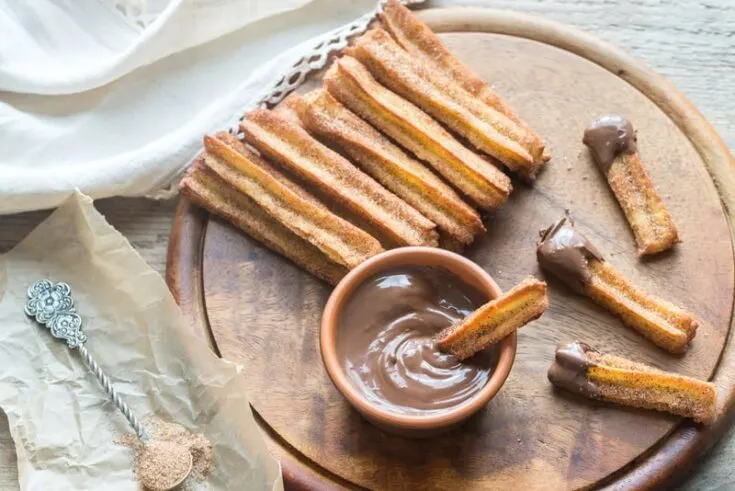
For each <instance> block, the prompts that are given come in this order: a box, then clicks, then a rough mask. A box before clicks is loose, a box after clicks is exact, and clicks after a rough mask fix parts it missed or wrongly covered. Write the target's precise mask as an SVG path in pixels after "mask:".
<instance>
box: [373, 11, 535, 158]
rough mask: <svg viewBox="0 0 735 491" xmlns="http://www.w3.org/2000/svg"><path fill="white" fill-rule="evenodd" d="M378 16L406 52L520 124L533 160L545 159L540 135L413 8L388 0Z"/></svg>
mask: <svg viewBox="0 0 735 491" xmlns="http://www.w3.org/2000/svg"><path fill="white" fill-rule="evenodd" d="M380 20H381V22H382V25H383V27H384V28H385V30H386V31H388V32H389V33H390V34H391V36H393V38H394V39H395V40H396V41H397V42H398V44H400V45H401V47H402V48H403V49H405V50H406V51H408V53H409V54H411V55H412V56H416V57H418V58H420V59H421V60H422V61H423V62H424V63H426V64H427V65H429V66H431V67H432V68H433V69H434V70H436V71H438V72H441V73H444V74H446V75H447V76H449V77H451V78H452V79H453V80H454V81H455V82H456V83H458V84H459V85H460V86H461V87H462V88H463V89H464V90H466V91H467V92H469V93H470V94H472V95H473V96H475V97H477V98H478V99H480V100H481V101H482V102H484V103H485V104H487V105H489V106H490V107H492V108H494V109H495V110H496V111H499V112H500V113H502V114H503V115H505V116H506V117H507V118H508V119H510V120H511V121H513V122H514V123H516V124H517V125H518V126H520V127H521V128H522V129H523V130H524V131H525V132H526V133H527V135H528V137H527V139H526V141H527V147H528V149H529V151H530V152H531V155H532V156H533V158H534V160H535V161H541V162H543V161H546V160H548V159H549V156H548V155H547V154H546V153H545V152H544V142H543V140H542V139H541V137H540V136H539V135H538V134H537V133H536V132H535V131H534V130H533V129H532V128H531V127H530V126H528V125H527V124H526V123H525V122H524V121H523V120H521V118H520V117H519V116H518V115H517V114H516V113H515V112H514V111H513V109H512V108H511V107H510V106H509V105H508V104H507V103H505V102H504V101H503V99H502V98H501V97H500V96H499V95H498V94H497V93H496V92H495V91H493V90H492V89H491V88H490V86H489V85H488V84H487V83H486V82H485V81H484V80H483V79H481V78H480V77H479V76H477V74H476V73H475V72H474V71H473V70H472V69H471V68H470V67H468V66H467V65H465V64H464V63H462V62H461V61H460V60H459V59H458V58H457V57H456V56H454V55H453V54H452V52H451V51H449V49H447V47H446V45H445V44H444V43H443V42H442V40H441V39H439V36H437V35H436V34H435V33H434V32H433V31H432V30H431V29H430V28H429V26H427V25H426V24H424V23H423V22H422V21H421V20H420V19H419V18H418V17H417V16H416V15H414V13H413V12H411V11H410V10H409V9H408V8H406V7H404V6H403V5H401V3H400V2H398V1H396V0H388V1H387V2H386V3H385V4H384V5H383V10H382V12H381V13H380Z"/></svg>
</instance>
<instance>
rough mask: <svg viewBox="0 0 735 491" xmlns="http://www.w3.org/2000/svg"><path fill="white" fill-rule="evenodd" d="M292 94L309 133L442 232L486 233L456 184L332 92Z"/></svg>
mask: <svg viewBox="0 0 735 491" xmlns="http://www.w3.org/2000/svg"><path fill="white" fill-rule="evenodd" d="M288 99H290V100H289V101H288V103H289V104H290V105H291V106H292V107H294V108H295V109H296V111H297V112H298V113H299V116H300V118H301V122H302V123H303V125H304V127H305V128H306V129H307V130H308V131H309V132H310V133H312V134H314V135H316V136H317V137H318V138H320V139H322V141H323V142H324V143H327V144H328V145H333V146H335V147H337V148H338V149H340V150H342V151H343V152H345V153H346V154H347V155H348V156H349V158H350V159H352V161H354V162H355V163H356V164H358V165H359V166H360V168H361V169H362V170H364V171H365V172H366V173H368V174H369V175H370V176H372V177H373V178H375V179H376V180H377V181H378V182H379V183H381V184H382V185H383V186H385V187H386V188H388V189H389V190H390V191H392V192H394V193H395V194H396V195H398V196H399V197H401V198H403V199H404V200H405V201H406V202H407V203H408V204H410V205H411V206H413V207H414V208H416V209H417V210H418V211H419V212H421V213H422V214H423V215H424V216H426V217H427V218H429V219H430V220H431V221H433V222H434V223H436V224H437V226H438V228H439V231H440V233H441V234H442V235H443V236H446V237H449V238H452V239H454V240H456V241H458V242H459V243H461V244H464V245H466V244H469V243H471V242H472V241H473V240H474V238H475V235H478V234H481V233H483V232H485V227H484V226H483V224H482V220H481V219H480V215H479V214H478V213H477V212H476V211H475V210H474V209H472V208H471V207H470V206H469V205H468V204H467V203H465V202H464V201H462V199H461V198H460V197H459V196H458V195H457V193H455V192H454V191H453V190H452V188H450V187H449V186H447V185H446V184H445V183H444V182H443V181H442V180H441V179H439V178H438V177H436V176H435V175H434V174H433V173H432V172H431V171H430V170H428V169H427V168H426V167H424V165H423V164H421V163H420V162H417V161H416V160H414V159H412V158H411V157H409V156H408V155H406V154H405V153H404V152H403V151H402V150H401V149H400V148H398V147H397V146H396V145H395V144H394V143H392V142H391V141H390V140H389V139H388V138H386V137H385V136H383V135H382V134H381V133H380V132H378V131H377V130H375V129H374V128H373V127H372V126H370V125H369V124H368V123H366V122H365V121H363V120H362V119H360V118H359V117H358V116H357V115H355V114H354V113H353V112H352V111H350V110H349V109H347V108H346V107H345V106H343V105H342V104H341V103H340V102H339V101H337V100H336V99H335V98H334V97H333V96H332V95H331V94H329V92H327V91H325V90H324V89H317V90H313V91H311V92H309V93H307V94H305V95H304V96H303V97H302V96H298V95H296V94H292V95H291V96H289V98H288ZM284 102H286V101H284Z"/></svg>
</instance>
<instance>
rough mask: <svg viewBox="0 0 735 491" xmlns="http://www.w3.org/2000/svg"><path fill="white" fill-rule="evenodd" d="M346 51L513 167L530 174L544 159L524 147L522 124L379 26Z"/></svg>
mask: <svg viewBox="0 0 735 491" xmlns="http://www.w3.org/2000/svg"><path fill="white" fill-rule="evenodd" d="M347 53H348V54H350V55H352V56H355V57H356V58H357V59H359V60H360V61H361V62H362V63H364V64H365V65H366V66H367V67H368V69H369V70H370V71H371V73H372V74H373V76H375V78H377V79H378V80H379V81H380V82H381V83H382V84H384V85H385V86H387V87H388V88H390V89H391V90H393V91H395V92H397V93H398V94H400V95H402V96H403V97H405V98H407V99H408V100H410V101H411V102H413V103H414V104H416V105H417V106H419V107H421V108H422V109H423V110H424V111H426V112H427V113H429V114H431V115H432V116H433V117H434V118H436V119H437V120H438V121H441V122H442V123H444V124H445V125H446V126H447V127H449V128H450V129H451V130H452V131H454V132H455V133H457V134H459V135H461V136H462V137H464V138H466V139H467V140H468V141H469V142H470V143H471V144H472V145H474V146H475V147H476V148H478V149H480V150H481V151H483V152H485V153H487V154H488V155H490V156H492V157H494V158H496V159H498V160H499V161H501V162H502V163H503V164H505V165H506V166H508V168H510V169H511V170H514V171H516V172H518V173H519V174H521V175H523V176H525V177H526V178H529V179H533V178H534V177H535V175H536V173H537V172H538V170H539V168H540V166H541V165H542V164H543V161H540V162H536V161H535V160H534V158H533V156H532V155H531V153H530V151H529V149H528V148H527V145H528V142H527V140H528V133H527V132H526V131H525V130H524V129H523V128H521V127H520V126H518V124H516V123H514V122H513V121H512V120H510V119H509V118H508V117H507V116H505V115H504V114H502V113H500V112H498V111H497V110H495V109H493V108H492V107H490V106H488V105H487V104H484V103H483V102H482V101H478V100H477V98H476V97H475V96H473V95H472V94H470V93H469V92H467V91H466V90H464V89H463V88H462V87H461V86H459V85H458V84H457V83H456V82H455V81H454V80H453V79H451V78H450V77H447V76H445V75H443V74H442V72H439V71H436V70H433V69H432V67H431V66H429V65H427V64H426V63H424V62H423V61H422V60H421V59H420V58H417V57H414V56H411V55H410V54H409V53H407V52H406V51H405V50H403V49H402V48H401V47H400V46H399V45H398V44H396V42H395V41H394V40H393V38H391V37H390V35H389V34H388V33H387V32H385V31H384V30H383V29H372V30H371V31H368V32H367V33H366V34H364V35H363V36H361V37H360V38H358V39H357V41H356V43H355V46H354V47H352V48H349V49H348V50H347Z"/></svg>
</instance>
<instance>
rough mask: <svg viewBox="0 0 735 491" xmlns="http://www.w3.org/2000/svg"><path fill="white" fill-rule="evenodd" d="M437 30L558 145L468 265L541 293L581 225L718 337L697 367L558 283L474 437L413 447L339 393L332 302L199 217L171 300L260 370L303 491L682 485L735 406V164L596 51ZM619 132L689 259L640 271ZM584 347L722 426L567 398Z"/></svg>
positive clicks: (261, 407)
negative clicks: (604, 137)
mask: <svg viewBox="0 0 735 491" xmlns="http://www.w3.org/2000/svg"><path fill="white" fill-rule="evenodd" d="M421 16H422V18H423V19H424V20H425V21H426V22H427V23H428V24H429V25H430V26H431V27H432V28H433V29H435V30H436V31H438V32H442V33H444V34H442V38H443V39H444V40H445V41H446V42H447V43H448V45H449V47H450V49H451V50H452V51H453V52H454V53H455V54H456V55H457V56H458V57H460V58H461V59H462V60H464V61H465V62H467V63H468V64H469V65H470V66H472V67H473V68H474V69H475V70H476V71H477V72H478V73H479V74H480V75H481V76H482V77H484V78H485V79H486V80H488V81H489V82H490V83H491V84H492V85H493V86H495V87H496V89H497V90H498V92H499V93H501V94H502V95H503V96H504V97H505V98H506V99H507V100H508V101H509V102H510V103H511V104H512V105H513V106H514V107H515V108H516V109H517V110H518V112H519V113H520V114H521V116H522V117H523V118H524V119H525V120H527V121H528V122H529V123H530V124H531V125H532V126H533V127H535V128H536V129H537V130H538V131H539V132H540V133H541V134H542V135H543V136H544V138H545V139H546V141H547V143H548V146H549V149H550V151H551V153H552V156H553V158H552V161H551V162H550V163H549V165H548V168H547V169H546V170H545V171H544V172H543V173H542V174H541V176H540V177H539V179H538V181H537V182H536V183H535V184H534V185H533V186H532V187H530V186H526V185H523V184H521V183H516V185H515V191H514V193H513V195H512V197H511V199H510V200H509V202H508V203H507V204H506V205H505V206H504V207H503V208H502V209H501V210H499V211H498V212H496V213H494V214H493V215H492V216H490V217H489V218H488V220H487V227H488V230H489V232H488V234H487V235H486V236H485V237H483V238H482V239H480V240H478V241H477V243H476V244H475V245H473V247H472V248H471V249H470V250H468V251H467V255H468V257H470V258H471V259H473V260H474V261H476V262H477V263H478V264H480V265H481V266H483V267H484V268H486V269H487V270H488V271H489V272H490V273H491V274H492V275H493V276H494V277H495V279H496V280H497V281H498V283H499V284H500V286H501V287H502V288H506V289H507V288H510V287H511V286H512V285H513V284H515V283H516V282H518V281H519V280H520V279H521V278H523V277H524V276H525V275H527V274H535V275H537V276H542V274H541V273H540V272H539V271H538V268H537V265H536V259H535V252H534V247H535V244H534V243H535V239H536V236H537V231H538V229H540V228H541V227H544V226H546V225H548V224H550V223H551V222H552V221H554V220H555V219H557V218H558V217H559V216H561V215H562V214H563V212H564V209H566V208H569V209H571V211H572V212H573V214H574V216H575V217H576V218H577V222H578V225H579V227H580V228H581V229H582V230H584V231H585V233H587V234H588V235H589V236H590V238H591V239H592V240H593V242H595V243H596V244H597V245H598V246H599V247H600V249H601V250H602V251H603V252H605V253H606V256H607V259H608V260H609V261H610V263H612V264H613V265H614V266H615V267H616V268H618V269H619V270H620V271H622V272H623V273H624V274H625V275H627V276H628V277H630V278H632V279H633V280H634V282H635V283H637V284H638V285H640V286H641V287H643V288H645V289H646V290H647V291H649V292H651V293H653V294H656V295H659V296H661V297H663V298H666V299H669V300H671V301H672V302H674V303H676V304H678V305H681V306H683V307H685V308H687V309H689V310H690V311H692V312H693V313H694V314H695V315H696V316H697V318H698V319H699V320H700V321H701V323H702V326H701V328H700V330H699V332H698V335H697V337H696V339H695V340H694V342H693V344H692V346H691V348H690V350H689V351H688V353H687V354H686V355H684V356H681V357H674V356H671V355H668V354H666V353H664V352H662V351H661V350H659V349H657V348H656V347H655V346H653V345H651V344H650V343H648V342H646V341H645V340H644V339H643V338H641V337H640V336H638V335H636V334H635V333H634V332H632V331H630V330H628V329H626V328H624V327H622V326H621V325H620V323H619V322H618V321H617V320H616V319H615V318H614V317H612V316H611V315H610V314H608V313H607V312H605V311H603V310H601V309H599V308H597V307H596V306H595V305H593V304H592V303H591V302H590V301H588V300H587V299H585V298H582V297H578V296H574V295H573V294H571V293H570V292H569V290H568V289H566V288H565V287H564V286H563V285H561V284H560V283H558V282H556V281H554V280H553V279H549V284H550V297H551V298H550V300H551V307H550V309H549V311H548V312H547V313H546V314H545V315H544V316H543V317H542V318H541V319H540V320H538V321H536V322H534V323H533V324H532V325H529V326H528V327H526V328H524V329H522V330H521V331H520V332H519V339H518V354H517V357H516V362H515V365H514V367H513V370H512V372H511V376H510V378H509V379H508V381H507V383H506V385H505V386H504V388H503V389H502V390H501V392H500V393H499V395H498V396H497V397H496V398H495V399H494V400H493V401H491V403H490V404H489V405H488V407H487V408H485V410H483V411H481V412H480V413H479V415H478V416H476V417H475V418H473V419H472V420H471V421H470V422H469V423H468V424H467V425H466V426H464V427H463V428H462V429H460V430H458V431H456V432H454V433H452V434H450V435H447V436H443V437H440V438H437V439H433V440H429V441H414V440H408V439H403V438H399V437H394V436H388V435H386V434H384V433H381V432H380V431H378V430H377V429H375V428H373V427H372V426H371V425H370V424H368V423H366V422H365V421H364V420H362V418H360V416H359V415H358V414H357V413H356V412H355V411H354V410H352V409H351V407H350V406H349V405H348V404H347V403H346V402H345V400H344V399H343V398H342V397H341V395H340V394H339V393H338V392H337V390H336V389H335V388H334V387H333V386H332V384H331V382H330V381H329V378H328V377H327V374H326V372H325V370H324V368H323V365H322V362H321V357H320V355H319V346H318V336H317V333H318V327H319V319H320V314H321V310H322V307H323V305H324V303H325V301H326V298H327V296H328V294H329V291H330V289H329V287H328V286H326V285H325V284H323V283H320V282H319V281H317V280H315V279H313V278H312V277H310V276H309V275H308V274H306V273H303V272H302V271H300V270H299V269H298V268H297V267H295V266H294V265H293V264H291V263H290V262H288V261H286V260H284V259H283V258H281V257H279V256H277V255H275V254H273V253H271V252H269V251H268V250H266V249H264V248H263V247H261V246H260V245H259V244H257V243H256V242H255V241H253V240H251V239H250V238H248V237H247V236H245V235H244V234H242V233H240V232H238V231H237V230H235V229H234V228H232V227H230V226H228V225H227V224H225V223H223V222H221V221H219V220H217V219H210V218H209V217H208V216H207V215H206V213H203V212H202V211H201V210H199V209H198V208H196V207H194V206H191V205H190V204H189V203H188V202H187V201H186V200H184V199H182V201H181V204H180V206H179V210H178V212H177V216H176V219H175V223H174V226H173V229H172V233H171V241H170V245H169V263H168V269H167V273H168V281H169V285H170V287H171V289H172V291H173V292H174V295H175V296H176V298H177V300H178V301H179V303H180V304H181V306H182V308H183V309H184V310H185V313H186V314H187V316H188V318H189V319H190V320H191V322H192V325H193V327H194V328H195V329H196V330H197V331H198V332H200V333H201V334H202V335H203V336H205V337H206V338H207V339H209V341H210V342H211V343H212V345H213V348H214V349H216V350H217V351H218V353H219V354H220V355H221V356H223V357H224V358H226V359H228V360H231V361H234V362H238V363H241V364H242V365H244V367H245V372H246V373H247V381H248V384H249V397H250V400H251V403H252V406H253V408H254V409H255V411H256V413H257V415H258V421H259V422H260V424H261V426H262V428H263V429H264V432H265V434H266V436H267V438H268V440H269V442H270V444H271V449H272V450H273V452H274V453H275V454H276V456H277V457H278V458H280V459H281V460H282V464H283V469H284V476H285V480H286V483H287V485H290V486H291V487H294V488H298V489H323V488H333V487H342V486H344V487H365V488H372V489H422V490H424V489H457V488H465V489H507V488H518V489H569V488H572V489H573V488H582V487H606V486H609V487H612V488H616V487H624V488H626V489H629V488H649V487H666V486H668V485H670V484H671V483H672V482H674V481H675V480H676V479H678V478H679V477H680V476H681V475H682V473H684V472H686V470H687V469H688V468H689V467H690V466H691V464H692V463H693V462H694V460H695V459H696V457H698V456H699V455H701V454H702V453H703V452H704V451H706V450H707V449H708V448H709V447H710V446H711V445H712V444H713V443H714V441H715V440H716V438H717V437H718V436H719V435H720V434H721V433H722V431H723V428H724V427H725V426H726V425H727V424H729V417H728V413H729V412H728V409H729V408H730V407H731V406H732V405H733V404H732V403H733V399H734V398H735V390H734V384H733V382H734V379H735V353H734V352H733V350H732V349H731V344H730V336H729V333H730V330H731V316H732V310H733V291H734V287H735V285H734V277H735V264H734V262H733V248H732V239H731V230H730V224H731V223H732V217H731V216H730V215H729V213H728V212H727V209H728V208H730V209H732V206H733V205H735V201H734V198H735V179H734V178H735V174H733V169H734V168H733V159H732V157H731V155H730V154H729V152H728V150H727V148H726V147H725V145H724V144H723V143H722V141H721V140H720V138H719V136H718V135H717V134H716V132H715V131H714V130H713V129H712V128H711V127H710V126H709V125H708V124H707V122H706V121H705V120H704V118H703V117H702V115H701V114H700V113H699V112H698V111H697V110H696V109H695V108H694V107H693V106H691V104H689V103H688V102H687V101H686V99H685V98H684V97H683V96H682V95H681V94H679V93H678V92H677V91H676V90H675V89H674V88H673V87H671V86H670V85H669V84H668V83H667V82H665V81H664V80H663V79H662V78H661V77H660V76H658V75H656V74H655V73H653V72H652V71H651V70H650V69H648V68H647V67H646V66H644V65H643V64H641V63H640V62H638V61H635V60H633V59H631V58H629V57H627V56H626V55H625V54H623V53H621V52H620V51H619V50H617V49H616V48H614V47H611V46H609V45H607V44H605V43H603V42H601V41H599V40H596V39H595V38H592V37H591V36H588V35H586V34H584V33H581V32H579V31H576V30H574V29H572V28H569V27H566V26H562V25H560V24H557V23H554V22H550V21H546V20H543V19H539V18H535V17H530V16H526V15H523V14H518V13H512V12H505V11H495V10H490V9H444V10H439V9H436V10H428V11H423V12H421ZM605 112H619V113H621V114H623V115H625V116H627V117H628V118H629V119H631V120H632V121H633V123H634V125H635V126H636V127H637V129H638V135H639V147H640V151H641V155H642V158H643V160H644V162H645V164H646V166H647V168H648V169H649V171H650V173H651V174H652V177H653V179H654V182H655V183H656V185H657V187H658V189H659V191H660V193H661V194H662V196H663V197H664V200H665V201H666V203H667V204H668V206H669V209H670V210H671V213H672V215H673V216H674V220H675V221H676V223H677V225H678V227H679V230H680V233H681V235H682V237H683V240H684V242H683V243H682V244H680V245H679V246H678V247H677V248H676V249H675V250H674V251H673V252H672V253H669V254H664V255H662V256H661V257H657V258H654V259H651V260H645V261H641V260H638V259H637V258H636V254H635V246H634V243H633V238H632V236H631V233H630V231H629V228H628V226H627V223H626V221H625V218H624V216H623V214H622V212H621V211H620V209H619V207H618V206H617V203H616V201H615V199H614V197H613V196H612V194H611V192H610V190H609V189H608V187H607V184H606V183H605V181H604V179H603V177H602V176H601V175H600V173H599V171H598V170H597V169H596V167H595V166H594V164H593V163H592V162H591V160H590V158H589V157H588V155H587V152H586V151H585V149H584V147H583V145H582V144H581V136H582V132H583V129H584V127H585V126H586V125H587V124H588V123H589V122H590V121H591V120H592V119H593V118H594V117H596V116H599V115H600V114H602V113H605ZM715 183H716V185H715ZM723 205H724V206H723ZM573 339H581V340H584V341H588V342H589V343H591V344H593V345H595V346H597V347H599V348H600V349H601V350H603V351H607V352H611V353H617V354H621V355H624V356H628V357H630V358H633V359H636V360H639V361H643V362H646V363H649V364H653V365H655V366H658V367H660V368H663V369H666V370H672V371H677V372H680V373H683V374H687V375H691V376H695V377H699V378H712V379H713V380H714V381H715V382H716V383H717V385H718V389H719V391H720V398H719V403H718V404H719V409H718V417H717V420H716V421H715V422H714V423H713V424H712V425H710V426H707V427H700V426H695V425H692V424H690V423H688V422H682V421H681V420H680V419H678V418H674V417H670V416H667V415H664V414H660V413H654V412H645V411H635V410H628V409H622V408H619V407H613V406H611V405H607V404H595V403H590V402H589V401H586V400H582V399H580V398H577V397H573V396H568V395H566V394H563V393H559V392H557V391H555V390H553V389H552V388H551V386H550V384H549V383H548V381H547V380H546V375H545V373H546V370H547V368H548V366H549V363H550V362H551V359H552V358H553V354H554V347H555V346H556V344H557V343H559V342H564V341H570V340H573Z"/></svg>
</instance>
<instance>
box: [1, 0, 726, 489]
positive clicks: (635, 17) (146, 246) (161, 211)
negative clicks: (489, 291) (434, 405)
mask: <svg viewBox="0 0 735 491" xmlns="http://www.w3.org/2000/svg"><path fill="white" fill-rule="evenodd" d="M453 4H461V5H474V6H494V7H498V8H509V9H516V10H519V11H523V12H527V13H534V14H539V15H543V16H547V17H549V18H552V19H555V20H558V21H562V22H566V23H569V24H570V25H575V26H578V27H580V28H582V29H585V30H587V31H588V32H592V33H594V34H596V35H598V36H600V37H601V38H603V39H606V40H608V41H610V42H612V43H615V44H617V45H618V46H620V47H622V48H624V49H626V50H627V51H628V52H629V53H630V54H632V55H635V56H637V57H638V58H640V59H642V60H645V61H646V62H648V63H649V64H650V65H651V66H653V67H654V68H655V69H657V70H658V71H659V72H660V73H662V74H663V75H665V76H666V77H668V78H669V79H670V80H671V81H672V82H673V83H674V84H675V85H676V86H677V87H678V88H679V89H681V90H682V91H683V92H684V93H685V94H686V95H687V96H688V97H689V98H690V99H691V100H692V101H693V102H694V103H695V104H696V105H697V107H699V109H701V110H702V112H703V113H704V114H705V115H706V116H707V117H708V119H709V120H710V121H711V122H712V123H713V124H714V125H715V127H716V128H717V129H718V131H719V132H720V134H721V135H722V136H723V138H724V139H725V141H726V142H727V144H728V145H729V146H730V148H735V117H734V116H735V99H733V98H732V94H731V88H732V87H733V86H735V70H732V67H733V66H735V37H734V36H732V31H733V25H735V9H732V8H731V2H730V0H708V1H706V2H690V1H684V0H678V1H675V2H671V1H668V0H619V1H616V2H612V1H609V0H439V1H437V0H434V1H431V2H429V5H431V6H446V5H453ZM99 206H100V208H101V209H104V212H105V213H106V215H107V217H108V220H110V222H111V223H112V224H113V225H114V226H116V227H118V228H119V229H120V230H121V231H122V232H123V233H124V234H125V235H126V236H127V237H128V238H129V239H130V240H131V242H132V243H133V246H134V247H136V248H137V249H138V250H139V251H140V252H141V254H142V256H143V257H144V258H145V259H146V260H147V261H148V262H149V264H151V265H152V266H153V267H154V269H156V270H157V271H159V272H160V273H161V274H163V273H164V267H165V257H166V245H167V234H168V230H169V224H170V222H171V218H172V214H173V209H174V204H173V203H166V204H164V205H161V204H156V203H153V204H152V203H150V202H148V201H145V200H142V199H139V200H126V199H111V200H104V201H102V202H101V204H100V205H99ZM44 216H46V213H26V214H20V215H14V216H2V217H0V250H2V251H4V250H7V249H9V248H10V247H12V246H13V245H15V243H16V242H17V241H18V240H20V239H21V238H22V237H23V236H25V234H26V233H28V232H30V230H32V229H33V227H35V226H36V225H37V224H38V223H39V222H40V220H41V219H42V218H43V217H44ZM506 286H507V285H506ZM734 458H735V430H730V431H728V432H727V433H726V435H725V436H724V437H723V440H722V441H721V442H720V443H719V444H718V446H717V447H716V448H715V449H714V450H713V451H712V453H711V455H710V456H709V457H707V458H705V459H703V460H702V461H701V462H700V463H699V464H698V466H697V470H696V471H695V472H694V473H693V475H692V476H691V477H690V479H689V480H688V481H687V483H686V484H684V485H683V486H682V487H681V489H682V490H687V491H688V490H715V489H726V488H727V487H728V485H731V486H732V485H735V475H733V472H732V461H733V459H734ZM0 489H2V490H14V489H18V486H17V473H16V470H15V454H14V450H13V444H12V441H11V439H10V435H9V433H8V430H7V421H6V420H5V418H4V416H2V413H0Z"/></svg>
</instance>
